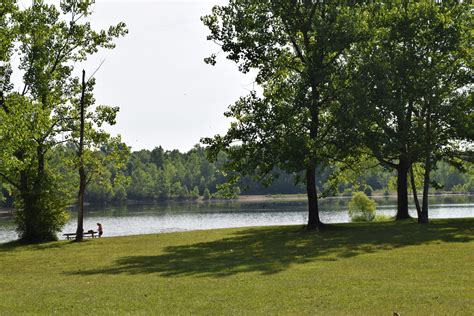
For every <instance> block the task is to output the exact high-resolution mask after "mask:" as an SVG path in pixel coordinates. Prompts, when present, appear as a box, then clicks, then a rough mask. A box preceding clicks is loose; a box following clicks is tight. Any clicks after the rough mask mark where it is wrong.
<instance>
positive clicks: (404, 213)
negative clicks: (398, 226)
mask: <svg viewBox="0 0 474 316" xmlns="http://www.w3.org/2000/svg"><path fill="white" fill-rule="evenodd" d="M409 168H410V166H409V163H408V162H406V161H404V160H401V161H400V163H399V165H398V167H397V172H398V175H397V216H396V220H404V219H409V218H410V214H408V185H407V179H408V170H409Z"/></svg>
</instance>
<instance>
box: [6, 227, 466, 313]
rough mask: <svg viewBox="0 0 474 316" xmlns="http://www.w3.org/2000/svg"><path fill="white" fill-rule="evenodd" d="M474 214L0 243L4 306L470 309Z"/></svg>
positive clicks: (11, 309)
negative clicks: (312, 228) (309, 227)
mask: <svg viewBox="0 0 474 316" xmlns="http://www.w3.org/2000/svg"><path fill="white" fill-rule="evenodd" d="M473 262H474V219H465V220H440V221H435V222H433V223H432V224H430V225H425V226H421V225H417V224H416V223H413V222H406V223H403V224H399V223H393V222H388V223H373V224H349V225H337V226H334V227H331V228H330V229H328V230H327V231H323V232H319V233H308V232H306V231H304V230H302V228H301V227H296V226H290V227H265V228H237V229H225V230H210V231H196V232H187V233H171V234H161V235H144V236H133V237H117V238H102V239H94V240H87V241H86V242H83V243H80V244H77V243H71V242H66V241H61V242H54V243H48V244H43V245H31V246H21V245H17V244H3V245H0V298H1V299H0V314H2V315H3V314H10V313H24V312H27V313H41V314H52V313H55V312H56V313H59V314H66V313H67V314H86V313H87V314H89V313H99V312H100V313H105V314H109V313H112V312H118V313H120V314H122V313H139V312H140V313H144V314H152V313H153V314H156V313H160V314H189V313H199V314H216V315H220V314H255V313H257V314H328V313H329V314H351V315H353V314H357V315H358V314H378V315H392V314H393V312H398V313H400V314H401V315H415V314H416V315H420V314H422V315H423V314H437V315H444V314H456V315H472V314H474V287H473V284H474V268H473Z"/></svg>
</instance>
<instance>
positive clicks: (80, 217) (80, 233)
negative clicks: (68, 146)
mask: <svg viewBox="0 0 474 316" xmlns="http://www.w3.org/2000/svg"><path fill="white" fill-rule="evenodd" d="M85 77H86V72H85V70H83V71H82V91H81V103H80V106H81V122H80V124H81V125H80V131H79V149H78V151H77V156H78V158H79V193H78V198H77V199H78V204H79V209H78V211H77V230H76V241H81V240H82V239H83V238H84V192H85V191H86V173H85V170H84V160H83V151H84V120H85V119H84V96H85V92H86V80H85Z"/></svg>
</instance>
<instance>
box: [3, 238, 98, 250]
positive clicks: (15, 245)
mask: <svg viewBox="0 0 474 316" xmlns="http://www.w3.org/2000/svg"><path fill="white" fill-rule="evenodd" d="M85 242H90V240H83V241H81V243H85ZM72 243H75V241H74V240H70V241H64V240H62V241H50V242H46V243H27V242H23V241H21V240H15V241H10V242H7V243H3V244H0V252H6V251H12V250H16V249H18V250H19V249H28V250H46V249H59V248H64V247H67V246H69V245H70V244H72Z"/></svg>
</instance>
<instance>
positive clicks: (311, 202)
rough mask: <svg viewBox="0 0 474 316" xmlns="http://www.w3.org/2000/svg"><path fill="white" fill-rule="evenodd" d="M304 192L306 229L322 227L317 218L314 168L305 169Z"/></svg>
mask: <svg viewBox="0 0 474 316" xmlns="http://www.w3.org/2000/svg"><path fill="white" fill-rule="evenodd" d="M306 192H307V195H308V226H307V229H308V230H316V229H320V228H322V227H323V223H322V222H321V220H320V219H319V208H318V192H317V190H316V168H315V167H310V168H308V169H306Z"/></svg>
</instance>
